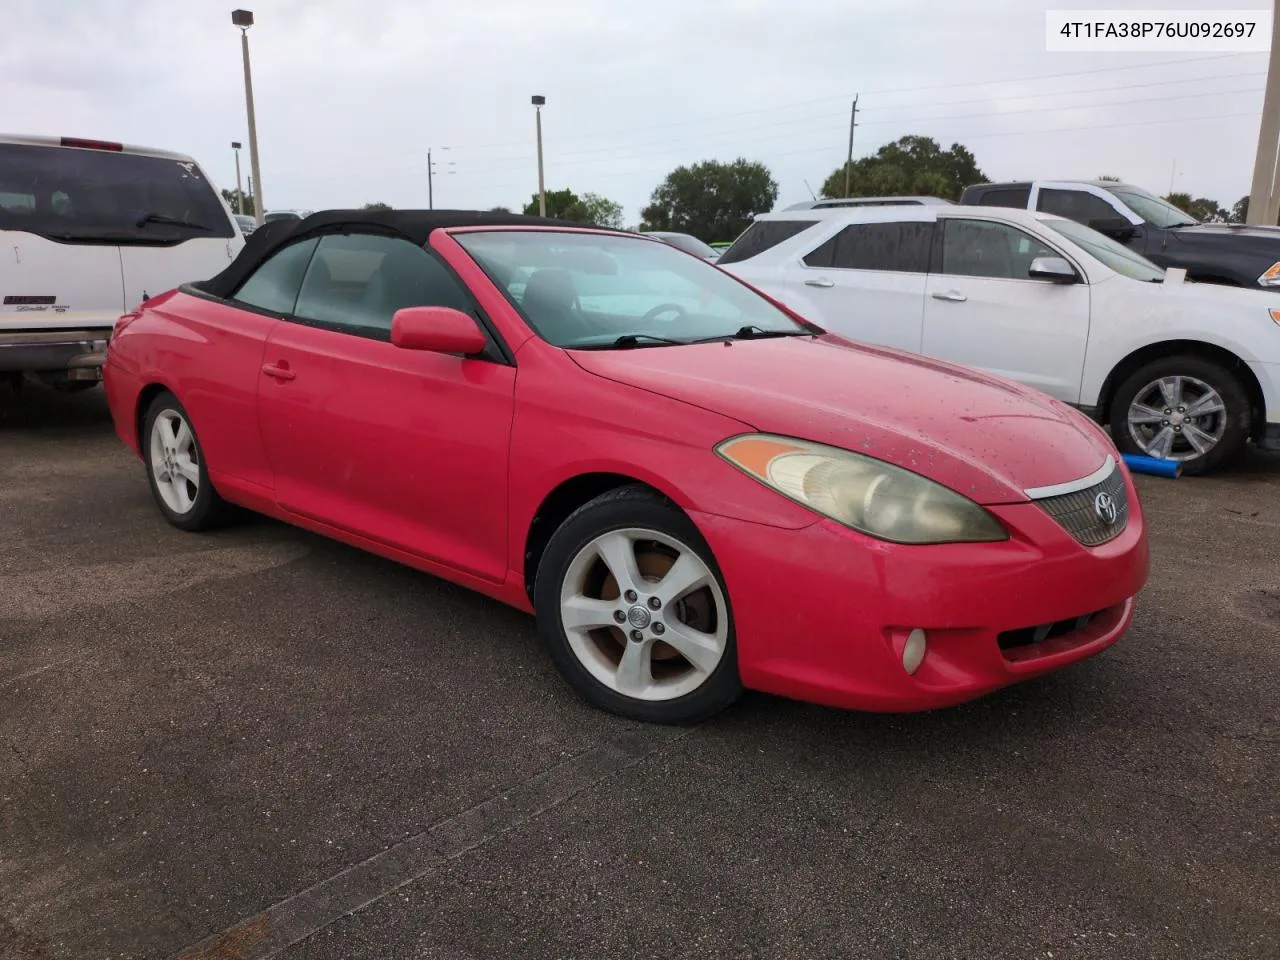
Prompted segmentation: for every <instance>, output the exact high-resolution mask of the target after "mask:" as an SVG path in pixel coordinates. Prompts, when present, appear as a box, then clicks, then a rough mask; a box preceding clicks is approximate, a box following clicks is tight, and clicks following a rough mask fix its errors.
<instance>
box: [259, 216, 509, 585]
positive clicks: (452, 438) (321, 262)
mask: <svg viewBox="0 0 1280 960" xmlns="http://www.w3.org/2000/svg"><path fill="white" fill-rule="evenodd" d="M409 306H442V307H452V308H454V309H458V310H462V311H464V312H470V313H471V315H472V316H476V313H475V312H474V311H475V310H476V308H475V305H474V301H473V300H472V299H471V297H470V294H469V293H468V292H467V290H466V288H465V287H464V286H463V285H462V283H461V282H460V281H459V280H458V279H457V277H455V276H454V275H453V273H452V272H451V271H450V270H449V269H448V268H447V267H446V266H445V265H444V264H443V262H442V261H440V260H439V259H438V258H437V257H435V256H434V255H433V254H431V253H428V252H427V251H426V250H424V249H423V248H421V247H418V246H415V245H414V244H412V243H409V242H408V241H406V240H402V239H397V238H393V237H387V236H378V235H366V234H343V235H332V236H326V237H324V238H323V239H321V240H320V241H319V244H318V245H317V246H316V248H315V252H314V254H313V255H312V256H311V257H310V259H309V261H308V262H307V265H306V273H305V275H304V276H303V278H302V285H301V289H300V290H299V292H298V294H297V298H296V301H293V302H292V306H291V307H289V309H290V310H291V311H292V312H293V313H294V314H295V317H292V318H290V319H287V320H283V321H281V323H280V325H279V326H278V327H277V328H276V329H275V330H274V331H273V333H272V336H271V338H270V341H269V342H268V344H267V350H266V353H265V355H264V357H263V365H262V372H261V380H260V392H259V402H258V411H259V419H260V422H261V425H262V433H263V437H264V439H265V441H266V446H267V456H268V458H269V459H270V461H271V467H272V472H273V475H274V477H275V490H276V501H277V502H278V503H279V505H280V506H281V507H283V508H284V509H285V510H288V511H290V512H291V513H295V514H299V515H301V516H305V517H310V518H313V519H316V520H320V521H322V522H324V523H328V524H330V525H333V526H337V527H342V528H345V529H346V530H349V531H351V532H352V533H356V534H359V535H361V536H364V537H367V538H369V539H373V540H378V541H380V542H382V543H384V544H387V545H389V546H392V547H395V548H397V549H399V550H403V551H406V552H408V553H411V554H414V555H416V556H420V557H424V558H429V559H431V560H435V561H437V562H440V563H444V564H448V565H449V566H452V567H455V568H457V569H459V570H465V571H467V572H469V573H472V574H475V575H478V576H481V577H486V578H488V579H491V580H494V581H501V580H502V579H503V578H504V577H505V575H506V535H507V455H508V447H509V443H510V434H511V418H512V414H513V403H514V393H515V376H516V372H515V368H514V367H511V366H507V365H505V364H501V363H495V362H492V361H490V360H486V359H474V358H464V357H460V356H453V355H448V354H438V353H430V352H426V351H417V350H406V349H401V348H400V347H396V346H394V345H393V344H392V343H391V342H390V336H391V324H392V318H393V317H394V315H395V312H396V311H397V310H399V309H401V308H403V307H409Z"/></svg>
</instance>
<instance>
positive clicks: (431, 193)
mask: <svg viewBox="0 0 1280 960" xmlns="http://www.w3.org/2000/svg"><path fill="white" fill-rule="evenodd" d="M433 149H434V150H448V149H449V148H448V147H427V208H428V209H430V210H434V209H435V207H436V195H435V182H434V180H435V175H436V174H437V173H457V171H456V170H439V171H437V170H436V167H438V166H441V165H443V166H445V167H454V166H457V164H455V163H454V162H453V161H452V160H443V161H442V160H432V159H431V151H432V150H433Z"/></svg>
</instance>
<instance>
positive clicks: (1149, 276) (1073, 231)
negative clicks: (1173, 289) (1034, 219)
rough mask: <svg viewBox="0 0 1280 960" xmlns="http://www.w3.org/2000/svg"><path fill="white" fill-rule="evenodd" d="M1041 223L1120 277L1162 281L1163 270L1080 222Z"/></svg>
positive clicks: (1049, 221) (1057, 221)
mask: <svg viewBox="0 0 1280 960" xmlns="http://www.w3.org/2000/svg"><path fill="white" fill-rule="evenodd" d="M1041 222H1042V223H1043V224H1044V225H1045V226H1046V227H1049V228H1050V229H1051V230H1056V231H1057V232H1058V233H1060V234H1062V235H1063V236H1064V237H1066V238H1067V239H1068V240H1071V241H1072V242H1074V243H1075V244H1076V245H1077V246H1080V247H1084V249H1085V250H1087V251H1088V252H1089V253H1091V254H1092V255H1093V256H1094V257H1095V258H1096V259H1098V260H1101V261H1102V262H1103V263H1104V264H1105V265H1106V266H1108V267H1110V268H1111V269H1112V270H1114V271H1115V272H1116V273H1118V274H1120V275H1121V276H1125V277H1128V278H1129V279H1131V280H1143V281H1146V282H1151V281H1163V280H1164V270H1162V269H1161V268H1160V267H1157V266H1156V265H1155V264H1154V263H1152V262H1151V261H1150V260H1148V259H1147V258H1146V257H1144V256H1143V255H1142V254H1140V253H1137V252H1135V251H1133V250H1130V249H1129V248H1128V247H1126V246H1125V245H1124V244H1122V243H1116V242H1115V241H1114V240H1112V239H1111V238H1110V237H1107V236H1103V235H1102V234H1101V233H1099V232H1098V231H1097V230H1094V229H1093V228H1092V227H1086V226H1085V225H1084V224H1083V223H1077V222H1076V221H1074V220H1067V219H1065V218H1059V219H1045V220H1042V221H1041Z"/></svg>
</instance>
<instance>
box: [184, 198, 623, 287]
mask: <svg viewBox="0 0 1280 960" xmlns="http://www.w3.org/2000/svg"><path fill="white" fill-rule="evenodd" d="M522 226H523V227H577V228H582V227H589V226H591V224H584V223H570V222H569V221H567V220H553V219H551V218H550V217H546V218H544V217H526V216H522V215H520V214H515V213H489V212H486V211H481V210H321V211H319V212H317V213H313V214H311V216H309V217H305V218H303V219H301V220H293V219H288V220H271V221H269V222H267V223H264V224H263V225H262V226H260V227H259V228H258V229H257V230H255V231H253V233H251V234H249V236H248V238H247V239H246V240H245V243H244V248H243V249H242V250H241V251H240V254H239V256H237V257H236V258H235V259H234V260H232V261H231V262H230V263H229V264H227V266H226V268H225V269H224V270H223V271H222V272H221V273H218V274H215V275H214V276H212V277H210V278H209V279H208V280H200V281H198V282H196V283H193V284H192V286H193V287H195V288H196V289H197V290H201V291H203V292H204V293H208V294H211V295H213V296H215V297H229V296H231V295H232V294H233V293H234V292H235V291H236V290H238V289H239V288H240V285H241V284H242V283H244V281H245V280H246V279H248V277H249V275H250V274H251V273H253V272H254V271H255V270H257V269H258V266H259V265H260V264H261V263H262V262H263V261H264V260H266V259H267V258H268V257H270V256H271V255H272V254H273V253H275V252H276V251H277V250H279V249H280V248H281V247H283V246H284V245H285V244H287V243H289V242H290V241H292V240H297V239H301V238H303V237H310V236H319V235H322V234H326V233H347V232H350V231H376V232H379V233H389V234H393V235H396V236H401V237H404V238H405V239H406V240H408V241H410V242H411V243H414V244H416V245H417V246H423V245H424V244H426V242H427V238H428V237H429V236H430V235H431V231H433V230H439V229H442V228H448V227H522ZM598 229H606V228H598Z"/></svg>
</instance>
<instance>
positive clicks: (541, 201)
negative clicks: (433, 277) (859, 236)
mask: <svg viewBox="0 0 1280 960" xmlns="http://www.w3.org/2000/svg"><path fill="white" fill-rule="evenodd" d="M1277 2H1280V0H1277ZM546 102H547V98H546V97H542V96H534V98H533V108H534V111H535V113H536V115H537V117H536V122H537V125H538V216H540V217H545V216H546V215H547V186H546V183H545V182H544V181H543V179H542V107H543V105H545V104H546Z"/></svg>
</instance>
